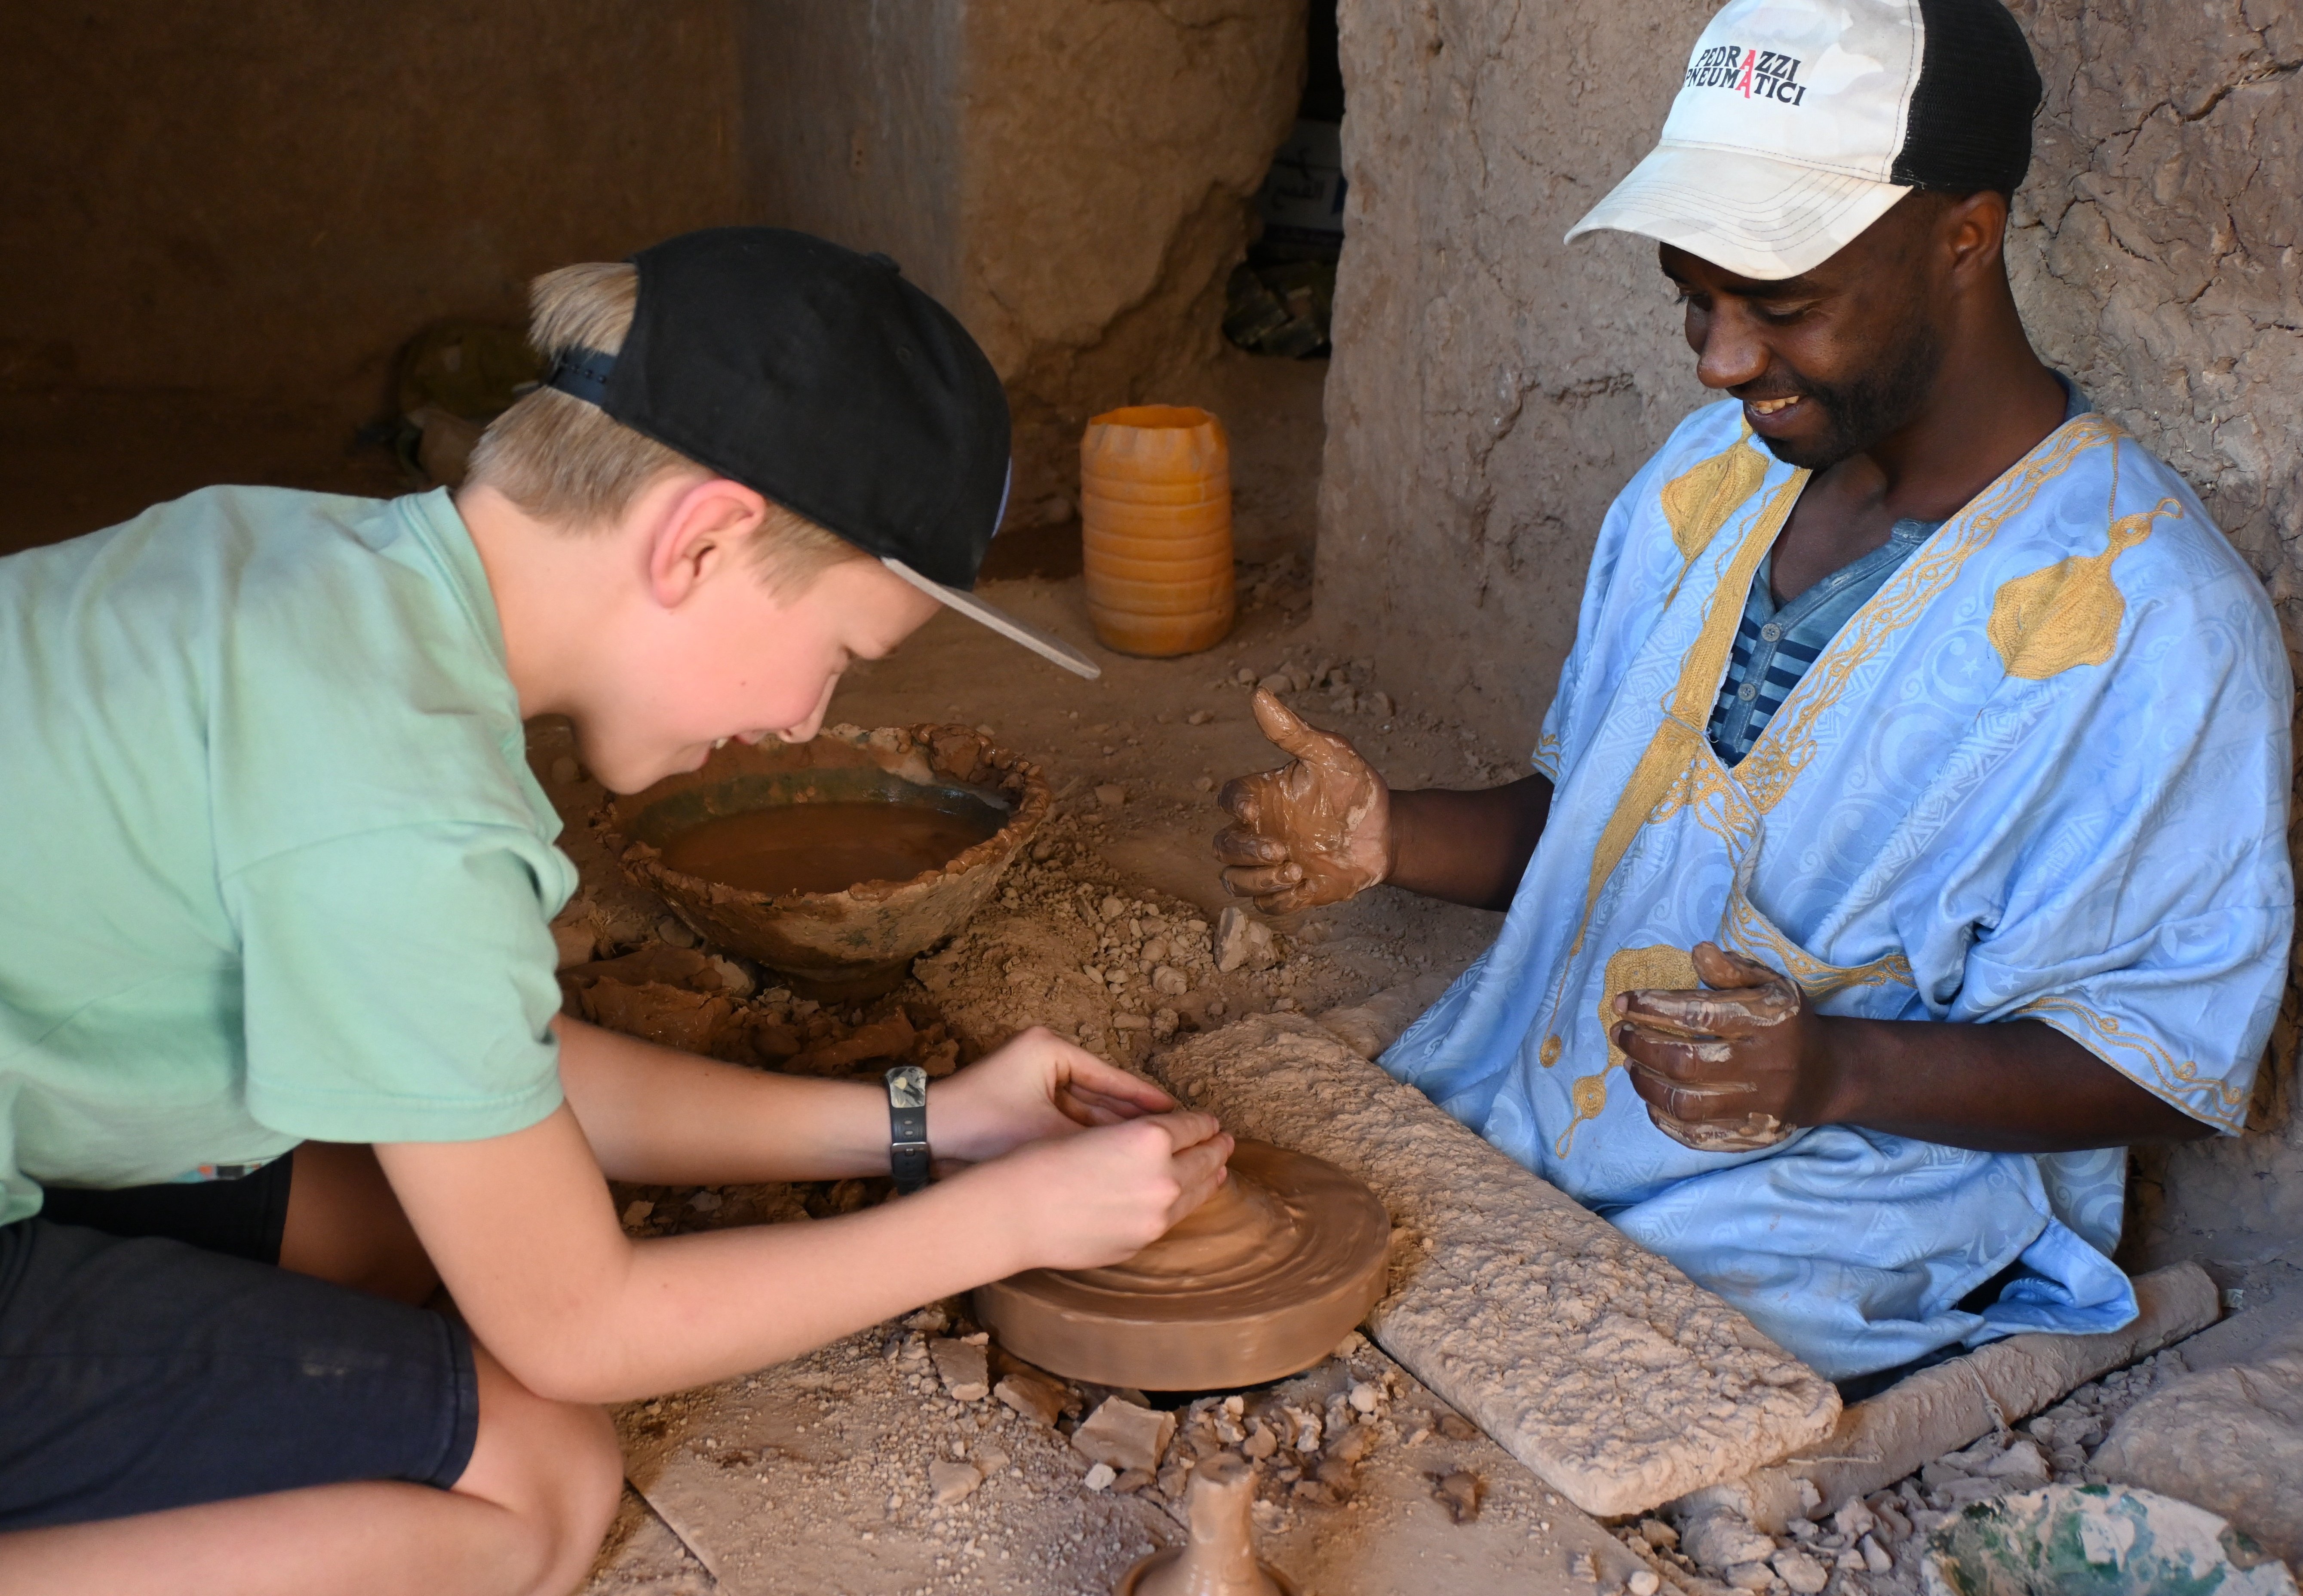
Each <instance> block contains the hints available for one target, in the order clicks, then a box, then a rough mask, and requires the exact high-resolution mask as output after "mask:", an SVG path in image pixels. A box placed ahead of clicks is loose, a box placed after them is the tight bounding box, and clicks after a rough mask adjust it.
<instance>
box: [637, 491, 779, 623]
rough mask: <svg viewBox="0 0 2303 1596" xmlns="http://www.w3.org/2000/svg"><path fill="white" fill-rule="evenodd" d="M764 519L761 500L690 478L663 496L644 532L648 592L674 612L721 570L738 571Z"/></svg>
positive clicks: (764, 505)
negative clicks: (683, 484)
mask: <svg viewBox="0 0 2303 1596" xmlns="http://www.w3.org/2000/svg"><path fill="white" fill-rule="evenodd" d="M767 515H768V502H767V500H766V499H764V498H763V497H762V496H761V495H760V494H757V493H755V492H754V491H753V490H752V489H750V488H748V487H746V486H744V485H743V484H742V483H740V482H731V481H730V480H729V479H728V478H727V477H704V478H703V479H702V480H700V481H698V480H693V479H691V480H690V481H689V482H688V485H687V486H685V487H681V488H679V489H678V490H677V491H675V492H672V493H671V494H667V495H666V496H665V497H664V498H663V499H662V501H661V502H659V504H658V506H657V509H656V513H655V516H654V519H653V523H652V524H651V525H650V527H649V528H648V531H647V578H648V588H649V591H650V594H651V595H652V596H653V597H654V599H655V602H656V603H657V604H661V605H662V606H663V607H664V608H665V609H668V610H669V609H677V608H678V607H679V605H681V604H684V603H686V602H687V601H688V597H689V595H692V594H693V593H695V591H696V589H697V588H698V587H702V586H703V585H704V582H706V581H708V580H710V579H712V578H713V577H714V576H716V575H717V574H718V573H720V572H721V571H722V570H736V569H738V568H739V567H740V566H741V565H742V563H743V562H744V559H745V553H746V550H747V547H748V545H750V543H751V540H752V536H753V535H754V534H755V533H756V532H758V531H759V529H760V528H761V526H762V525H763V523H764V522H765V521H766V519H767Z"/></svg>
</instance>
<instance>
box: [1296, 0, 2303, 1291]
mask: <svg viewBox="0 0 2303 1596" xmlns="http://www.w3.org/2000/svg"><path fill="white" fill-rule="evenodd" d="M1713 9H1716V6H1711V5H1701V6H1693V7H1691V6H1687V5H1684V4H1669V3H1667V0H1620V3H1618V4H1611V5H1607V6H1590V5H1585V4H1576V3H1575V0H1524V3H1523V4H1517V5H1508V6H1499V5H1490V4H1483V3H1480V0H1343V5H1342V18H1341V20H1342V36H1343V53H1344V72H1345V79H1346V90H1347V94H1348V96H1349V112H1348V114H1347V117H1346V122H1345V129H1344V163H1345V168H1346V176H1347V178H1348V179H1349V182H1350V184H1351V189H1350V199H1349V206H1348V210H1347V215H1346V224H1347V228H1348V230H1349V239H1350V242H1349V245H1348V247H1347V248H1346V251H1345V256H1344V264H1343V269H1342V273H1341V279H1340V282H1339V284H1338V289H1337V312H1336V314H1337V336H1336V343H1337V354H1336V359H1335V363H1334V368H1333V372H1332V375H1331V376H1330V379H1329V390H1328V425H1329V432H1328V446H1327V453H1326V463H1325V469H1324V476H1323V481H1322V485H1321V506H1320V517H1321V519H1320V555H1319V570H1318V578H1317V594H1318V603H1317V610H1316V613H1317V617H1318V621H1319V623H1320V627H1321V629H1323V630H1325V631H1327V632H1329V633H1331V634H1332V635H1334V636H1335V637H1336V638H1337V639H1338V640H1339V641H1340V642H1341V643H1342V644H1344V645H1345V646H1346V647H1348V648H1349V649H1350V650H1351V651H1352V652H1354V653H1357V654H1364V655H1367V656H1370V657H1372V658H1373V659H1374V660H1375V661H1376V662H1377V663H1378V665H1379V670H1380V671H1381V672H1382V673H1383V675H1384V677H1385V678H1386V679H1387V680H1388V681H1390V682H1392V683H1395V684H1396V685H1397V686H1398V687H1400V688H1405V689H1406V691H1407V696H1408V697H1411V698H1413V699H1414V700H1415V701H1417V702H1419V703H1422V704H1425V705H1433V706H1436V707H1444V708H1445V710H1446V712H1447V714H1450V715H1452V716H1454V717H1455V718H1457V719H1460V720H1463V721H1464V722H1468V723H1471V724H1472V725H1474V726H1476V727H1478V728H1479V729H1480V730H1482V731H1484V732H1486V733H1488V734H1489V735H1490V736H1492V737H1495V738H1497V739H1501V740H1503V741H1505V742H1506V745H1507V746H1514V747H1526V746H1528V745H1530V744H1531V743H1532V741H1533V739H1534V735H1535V729H1536V726H1537V723H1538V722H1539V720H1540V717H1541V715H1542V713H1543V710H1544V707H1545V705H1546V704H1547V703H1548V698H1549V696H1550V693H1551V690H1552V688H1553V684H1554V682H1555V680H1556V676H1557V672H1558V668H1559V663H1560V661H1561V659H1562V658H1563V656H1564V655H1565V651H1566V648H1567V646H1568V645H1569V643H1570V642H1571V641H1572V638H1573V628H1574V620H1575V611H1576V604H1577V601H1578V598H1579V596H1580V593H1581V589H1582V579H1583V574H1584V568H1585V564H1586V562H1587V561H1588V558H1589V555H1590V548H1591V545H1592V542H1593V539H1594V536H1596V534H1597V531H1598V528H1599V520H1600V518H1601V516H1602V515H1603V513H1604V512H1605V511H1606V508H1607V502H1608V501H1609V500H1610V499H1611V498H1612V497H1613V495H1614V494H1615V492H1616V491H1617V490H1618V489H1619V488H1620V487H1621V486H1622V485H1623V484H1624V481H1625V479H1627V478H1628V477H1630V475H1631V474H1632V471H1633V470H1634V469H1636V468H1637V467H1638V465H1639V463H1640V462H1641V460H1643V459H1644V458H1645V457H1646V456H1647V455H1648V454H1649V452H1651V451H1652V450H1653V449H1654V448H1655V447H1656V445H1657V444H1658V443H1660V442H1661V440H1662V439H1663V437H1664V436H1665V435H1666V433H1667V432H1668V431H1669V430H1670V428H1671V426H1673V425H1674V423H1675V422H1676V421H1677V420H1678V419H1679V418H1681V417H1682V416H1683V415H1684V414H1685V413H1686V412H1687V410H1690V409H1691V408H1692V407H1693V406H1694V405H1695V404H1697V403H1699V402H1700V401H1702V400H1703V399H1704V398H1705V397H1706V396H1705V395H1704V394H1703V393H1702V392H1701V390H1700V389H1699V388H1698V387H1697V385H1696V384H1695V383H1694V381H1693V379H1692V375H1691V358H1690V356H1689V354H1688V352H1687V350H1686V348H1685V345H1684V344H1683V342H1681V339H1680V332H1679V317H1677V315H1676V314H1675V311H1674V309H1673V308H1672V305H1671V295H1670V293H1669V292H1668V291H1667V290H1666V287H1665V285H1664V283H1663V281H1662V278H1661V276H1660V274H1658V271H1657V270H1656V266H1655V261H1654V251H1653V247H1652V246H1651V245H1648V244H1645V243H1642V242H1641V241H1635V240H1632V239H1629V238H1625V237H1622V236H1620V235H1602V236H1600V237H1599V238H1597V239H1593V240H1587V241H1582V242H1581V243H1579V244H1578V245H1576V246H1575V247H1573V248H1572V249H1571V248H1568V247H1566V246H1565V245H1563V244H1562V243H1561V242H1560V239H1561V235H1562V234H1563V233H1564V232H1565V231H1566V229H1567V227H1568V226H1569V225H1570V224H1573V221H1574V220H1575V219H1576V218H1577V217H1578V216H1579V215H1582V212H1583V211H1584V210H1585V209H1586V208H1587V207H1590V205H1591V204H1592V203H1593V202H1594V201H1595V200H1596V199H1598V198H1599V196H1600V195H1601V194H1603V193H1604V192H1605V191H1606V190H1607V187H1608V186H1609V185H1610V184H1612V183H1613V182H1615V179H1616V178H1618V177H1619V176H1621V175H1622V173H1624V172H1625V171H1627V170H1628V169H1629V168H1630V167H1631V165H1632V164H1633V163H1634V162H1635V161H1636V160H1637V159H1638V158H1639V156H1641V154H1643V153H1644V152H1645V151H1646V150H1647V149H1648V148H1649V146H1650V145H1651V144H1652V142H1653V139H1654V137H1655V134H1656V131H1657V129H1658V127H1659V126H1660V124H1661V122H1662V118H1663V115H1664V113H1665V111H1666V107H1667V106H1668V105H1669V102H1670V97H1671V94H1672V91H1673V89H1674V88H1675V79H1676V69H1677V67H1678V65H1679V64H1680V63H1681V61H1682V60H1683V58H1684V53H1685V51H1686V49H1687V47H1688V46H1689V45H1690V44H1691V43H1692V36H1693V33H1694V31H1695V30H1696V29H1697V27H1698V26H1699V21H1700V16H1701V15H1703V14H1706V13H1708V11H1709V10H1713ZM2014 9H2015V11H2016V13H2017V14H2018V15H2019V17H2020V18H2021V19H2022V21H2024V23H2025V26H2026V27H2027V29H2028V30H2029V32H2030V33H2031V36H2032V38H2033V40H2034V45H2035V48H2036V50H2037V55H2038V57H2039V61H2040V66H2041V70H2042V72H2043V74H2044V76H2045V79H2046V86H2047V96H2046V106H2045V108H2044V111H2043V113H2042V115H2041V118H2040V122H2039V137H2038V154H2037V160H2036V161H2035V163H2034V166H2033V171H2032V176H2031V178H2030V181H2029V182H2028V183H2027V184H2026V186H2025V189H2024V190H2023V192H2022V193H2021V194H2020V196H2019V197H2018V200H2017V205H2016V215H2015V227H2014V230H2013V235H2012V241H2011V245H2010V250H2009V258H2010V263H2011V266H2012V271H2013V274H2014V278H2015V282H2016V286H2017V292H2018V296H2019V299H2020V302H2021V304H2022V306H2023V308H2024V311H2025V315H2026V318H2027V320H2028V322H2029V325H2030V327H2031V329H2032V333H2033V336H2034V338H2035V340H2036V341H2037V344H2038V346H2039V349H2040V351H2041V353H2042V354H2043V356H2045V357H2046V359H2048V360H2049V361H2051V362H2052V363H2054V364H2055V365H2056V366H2058V367H2061V368H2062V369H2063V370H2064V371H2066V372H2069V373H2070V374H2071V375H2072V376H2074V377H2075V378H2077V379H2078V381H2079V383H2080V384H2082V385H2083V386H2084V387H2086V388H2087V389H2088V392H2089V393H2091V394H2092V395H2093V396H2094V398H2095V399H2096V402H2097V403H2098V404H2099V405H2100V406H2102V407H2103V408H2104V409H2105V410H2108V411H2109V412H2110V413H2111V414H2112V415H2113V416H2114V417H2115V418H2117V419H2118V420H2119V421H2120V423H2121V424H2122V426H2126V427H2128V428H2129V429H2130V430H2131V431H2132V432H2134V434H2135V435H2137V436H2138V437H2139V438H2140V439H2142V440H2143V441H2144V442H2145V443H2147V445H2148V446H2149V447H2151V448H2152V449H2154V450H2155V451H2156V452H2159V453H2160V454H2161V455H2162V456H2163V457H2164V458H2165V459H2166V460H2169V461H2170V462H2171V463H2172V464H2173V465H2174V466H2175V467H2176V468H2177V469H2180V470H2181V471H2182V472H2183V473H2184V474H2185V475H2186V476H2187V477H2189V480H2190V481H2191V482H2192V484H2193V485H2194V486H2196V487H2197V488H2198V490H2199V492H2200V494H2201V495H2202V496H2203V498H2204V499H2205V500H2206V503H2207V505H2208V507H2209V508H2210V510H2211V511H2213V512H2214V514H2215V516H2216V517H2217V519H2219V521H2220V522H2221V523H2222V525H2223V528H2224V530H2225V531H2226V532H2227V533H2228V534H2229V535H2230V536H2231V540H2232V542H2233V543H2234V545H2237V547H2238V548H2239V549H2240V551H2241V553H2243V554H2244V555H2245V556H2246V557H2247V558H2248V560H2249V561H2250V562H2252V563H2253V564H2254V566H2255V568H2256V570H2257V571H2258V572H2260V573H2261V574H2262V576H2263V578H2264V579H2265V583H2266V585H2267V587H2268V588H2269V590H2270V592H2271V594H2272V595H2273V599H2274V600H2275V601H2276V602H2277V604H2278V605H2279V608H2280V612H2281V614H2282V621H2283V623H2284V625H2285V626H2286V628H2287V631H2288V636H2289V638H2290V644H2291V645H2293V646H2297V647H2299V648H2303V403H2299V402H2298V401H2297V399H2296V395H2297V394H2299V393H2303V254H2299V245H2303V239H2299V237H2298V232H2299V227H2303V200H2299V195H2303V79H2299V67H2303V4H2299V0H2205V3H2203V4H2190V5H2184V6H2180V7H2171V6H2167V5H2164V4H2158V3H2156V0H2017V3H2016V4H2015V5H2014ZM2299 1021H2303V1002H2299V999H2298V996H2297V993H2296V992H2295V991H2293V990H2290V998H2289V1002H2288V1005H2287V1009H2286V1011H2285V1013H2284V1014H2283V1016H2282V1025H2281V1029H2280V1033H2279V1038H2278V1040H2277V1043H2276V1044H2275V1050H2274V1060H2273V1067H2272V1068H2269V1069H2267V1070H2266V1071H2265V1076H2264V1084H2263V1087H2262V1090H2261V1091H2260V1093H2259V1094H2258V1099H2257V1106H2256V1113H2255V1117H2254V1124H2255V1126H2256V1127H2257V1128H2256V1129H2255V1131H2254V1132H2253V1133H2252V1134H2250V1135H2249V1136H2246V1137H2244V1138H2241V1139H2240V1140H2238V1141H2236V1142H2233V1141H2223V1142H2218V1143H2214V1144H2205V1145H2198V1146H2192V1147H2187V1148H2184V1149H2181V1150H2179V1151H2177V1152H2175V1153H2172V1154H2148V1155H2146V1156H2145V1158H2144V1159H2143V1160H2142V1165H2143V1168H2144V1171H2145V1176H2146V1178H2145V1179H2144V1180H2143V1181H2141V1182H2140V1183H2138V1204H2137V1220H2136V1223H2135V1225H2134V1227H2133V1229H2132V1232H2131V1235H2130V1244H2129V1246H2130V1254H2131V1255H2133V1256H2134V1257H2135V1258H2136V1259H2137V1260H2138V1262H2157V1261H2160V1260H2162V1259H2164V1258H2166V1257H2170V1256H2176V1255H2183V1254H2189V1252H2192V1251H2194V1250H2198V1251H2202V1252H2204V1253H2206V1254H2207V1255H2209V1256H2215V1257H2222V1258H2224V1259H2226V1260H2228V1261H2232V1262H2260V1261H2262V1260H2265V1259H2269V1258H2273V1257H2279V1256H2282V1255H2284V1256H2287V1257H2289V1258H2290V1261H2292V1262H2296V1263H2299V1264H2303V1113H2299V1108H2298V1102H2297V1096H2298V1094H2297V1093H2296V1091H2295V1089H2294V1081H2295V1069H2296V1046H2295V1037H2296V1033H2297V1029H2298V1025H2299Z"/></svg>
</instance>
